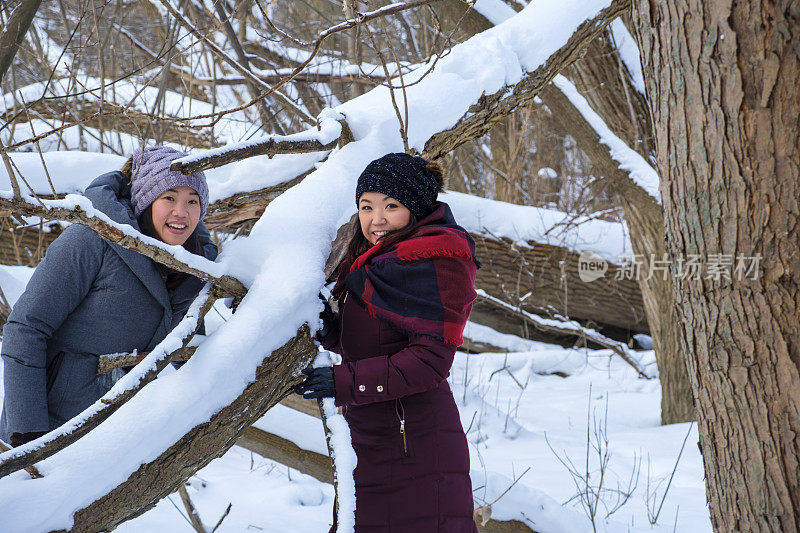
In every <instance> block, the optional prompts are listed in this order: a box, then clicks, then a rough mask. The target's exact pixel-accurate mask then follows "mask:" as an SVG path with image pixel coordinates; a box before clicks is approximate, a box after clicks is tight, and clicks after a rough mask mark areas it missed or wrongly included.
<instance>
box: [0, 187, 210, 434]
mask: <svg viewBox="0 0 800 533" xmlns="http://www.w3.org/2000/svg"><path fill="white" fill-rule="evenodd" d="M84 194H85V195H86V196H87V197H88V198H89V199H90V200H91V201H92V204H93V205H94V207H95V208H97V209H99V210H100V211H102V212H104V213H105V214H106V215H108V216H109V217H110V218H111V219H112V220H114V221H115V222H120V223H123V224H130V225H131V226H133V227H134V228H136V229H137V230H138V224H137V223H136V220H135V218H134V216H133V208H132V206H131V201H130V186H129V185H128V184H127V180H126V178H125V177H124V176H123V175H122V174H121V173H119V172H110V173H108V174H103V175H102V176H100V177H98V178H97V179H95V180H94V181H93V182H92V183H91V184H90V185H89V187H88V188H87V189H86V191H85V193H84ZM198 236H199V238H200V243H201V246H202V248H203V253H204V255H205V256H206V257H207V258H208V259H212V260H213V259H215V258H216V256H217V247H216V246H215V245H214V244H213V243H212V242H211V239H210V236H209V233H208V230H207V229H206V227H205V226H204V225H203V223H202V222H200V224H199V226H198ZM201 287H202V282H201V281H200V280H199V279H197V278H195V277H193V276H190V277H189V278H188V279H187V280H186V281H184V282H183V283H182V284H181V285H179V286H177V287H175V288H174V289H172V290H167V287H166V284H165V282H164V279H163V278H162V276H161V274H160V272H159V270H158V268H157V267H156V264H155V263H154V262H153V261H152V260H151V259H148V258H147V257H145V256H143V255H141V254H138V253H136V252H134V251H132V250H127V249H125V248H122V247H120V246H118V245H116V244H111V243H109V242H107V241H105V240H103V239H102V238H100V237H99V236H98V235H97V234H96V233H95V232H94V231H92V230H90V229H89V228H87V227H85V226H80V225H77V224H75V225H72V226H70V227H68V228H67V229H66V230H65V231H64V232H63V233H62V234H61V235H60V236H59V237H58V238H57V239H56V240H55V241H54V242H53V243H52V244H51V245H50V246H49V248H48V249H47V253H46V254H45V258H44V259H43V260H42V262H41V263H40V264H39V266H38V267H36V271H35V272H34V274H33V277H31V280H30V282H29V283H28V286H27V288H26V289H25V292H24V293H23V294H22V295H21V296H20V298H19V300H18V301H17V303H16V304H15V305H14V309H13V310H12V312H11V315H10V316H9V317H8V322H7V323H6V325H5V327H4V329H3V344H2V351H1V353H0V355H2V360H3V364H4V387H5V398H4V402H3V412H2V415H1V416H0V439H2V440H4V441H8V440H9V436H10V435H11V434H12V433H30V432H38V431H50V430H52V429H55V428H56V427H58V426H60V425H61V424H63V423H64V422H66V421H67V420H69V419H70V418H72V417H74V416H75V415H77V414H79V413H80V412H81V411H82V410H84V409H85V408H86V407H88V406H89V405H91V404H92V403H94V402H95V401H97V400H98V399H99V398H100V397H101V396H102V395H103V394H105V393H106V392H107V391H108V390H109V389H110V388H111V386H112V385H113V381H114V380H113V378H111V377H110V376H109V375H104V376H97V374H96V373H97V361H98V359H97V358H98V356H99V355H102V354H111V353H120V352H132V351H133V350H139V351H140V352H143V351H150V350H152V349H153V348H154V347H155V346H156V345H157V344H158V343H159V342H161V340H163V339H164V337H165V336H166V335H167V333H168V332H169V331H170V330H171V329H173V328H174V327H175V326H176V325H177V324H178V322H179V321H180V320H181V319H182V318H183V316H184V314H185V313H186V310H187V309H188V307H189V305H190V304H191V302H192V300H193V299H194V298H195V297H196V296H197V293H198V292H199V291H200V288H201Z"/></svg>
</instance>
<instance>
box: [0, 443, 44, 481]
mask: <svg viewBox="0 0 800 533" xmlns="http://www.w3.org/2000/svg"><path fill="white" fill-rule="evenodd" d="M11 450H13V448H12V447H11V446H9V445H8V444H6V443H5V442H3V441H1V440H0V452H10V451H11ZM25 471H26V472H27V473H28V474H30V476H31V478H33V479H39V478H41V477H43V476H42V474H40V473H39V470H37V469H36V467H35V466H26V467H25Z"/></svg>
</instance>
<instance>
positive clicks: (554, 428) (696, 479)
mask: <svg viewBox="0 0 800 533" xmlns="http://www.w3.org/2000/svg"><path fill="white" fill-rule="evenodd" d="M518 342H524V341H523V340H522V339H518ZM537 344H540V345H542V344H543V343H537ZM649 356H650V357H652V352H651V353H650V354H649ZM555 371H560V372H565V373H569V374H570V375H569V376H568V377H566V378H562V377H559V376H557V375H553V374H552V372H555ZM449 381H450V384H451V387H452V388H453V394H454V396H455V398H456V401H457V403H458V406H459V410H460V412H461V420H462V424H463V426H464V428H465V429H468V430H469V432H468V441H469V445H470V456H471V462H472V482H473V491H474V497H475V502H476V506H478V505H484V504H486V503H492V502H493V501H494V500H495V499H496V498H497V497H498V496H500V495H501V494H502V493H503V492H504V491H505V490H506V489H507V488H508V487H509V485H511V483H512V482H513V480H514V479H516V478H520V479H519V481H518V482H517V484H516V485H514V487H512V488H511V490H510V491H508V492H507V493H506V494H505V495H502V496H501V497H500V499H499V501H497V502H495V503H494V504H493V505H492V509H493V513H492V517H493V518H495V519H497V520H511V519H513V520H520V521H523V522H526V523H527V524H528V525H530V526H531V527H532V528H533V529H535V530H537V531H540V532H543V533H546V532H569V533H572V532H580V531H591V530H592V528H591V522H590V521H589V520H588V518H587V517H586V514H585V512H584V511H583V510H582V508H581V506H580V504H579V503H578V501H577V500H572V501H569V503H566V504H565V502H567V501H568V500H570V499H571V498H573V496H575V494H576V492H577V490H576V487H575V484H574V481H575V480H574V479H573V477H572V476H571V475H570V474H569V473H568V472H567V470H566V468H565V467H564V466H562V464H561V463H560V462H559V460H558V459H557V458H556V456H555V454H554V451H551V450H550V448H549V447H548V444H547V442H548V441H549V443H550V445H551V446H552V447H553V449H554V450H555V452H556V453H558V454H559V455H560V456H561V458H562V459H563V460H567V459H569V460H571V461H572V462H573V463H575V464H576V465H577V468H578V469H579V470H581V471H583V468H584V464H585V460H586V430H587V413H591V415H592V418H594V419H595V420H596V421H597V424H595V422H594V421H592V422H589V428H590V430H591V433H592V434H591V435H590V437H591V439H594V437H593V431H594V427H595V425H597V427H598V428H600V427H604V428H605V431H606V433H607V437H608V450H609V451H610V459H609V463H608V467H607V470H606V473H605V483H606V488H607V489H609V491H611V492H608V493H604V496H603V498H601V505H600V511H599V513H598V514H599V517H598V531H607V532H629V531H630V532H636V531H642V532H644V531H657V532H658V531H664V532H669V531H673V529H674V530H675V531H680V532H687V533H695V532H696V533H705V532H710V531H711V524H710V520H709V517H708V510H707V508H706V505H705V489H704V485H703V465H702V459H701V457H700V454H699V451H698V448H697V438H698V437H697V430H696V428H695V427H692V428H691V431H690V433H689V438H688V440H687V443H686V447H685V449H684V451H683V455H682V457H681V459H680V462H679V463H678V468H677V470H676V473H675V477H674V479H673V480H672V483H671V486H670V488H669V491H668V492H667V494H666V498H665V499H664V504H663V509H662V511H661V515H660V516H659V518H658V522H657V524H656V525H655V526H654V527H651V526H650V524H649V522H648V511H647V502H646V494H647V493H648V492H650V493H651V494H655V499H654V500H653V501H654V502H655V503H652V502H651V508H657V507H658V505H659V504H660V502H661V497H662V496H663V494H664V491H665V488H666V484H667V481H668V478H669V474H670V473H671V471H672V469H673V467H674V466H675V461H676V459H677V457H678V453H679V451H680V448H681V444H682V443H683V439H684V438H685V437H686V434H687V431H688V430H689V424H675V425H670V426H660V425H659V403H660V388H659V384H658V381H657V380H643V379H639V378H637V377H636V375H635V373H634V372H633V371H632V370H631V369H630V367H628V366H627V365H626V364H624V363H622V362H620V361H619V360H618V359H617V358H616V357H615V356H613V355H611V352H609V351H608V350H597V351H592V350H588V351H587V350H573V349H565V348H561V347H558V346H548V345H542V346H540V347H538V348H537V349H535V350H533V351H528V352H516V353H508V354H489V353H487V354H474V355H466V354H462V353H458V354H457V356H456V361H455V364H454V366H453V371H452V373H451V376H450V378H449ZM465 382H466V387H465V386H464V384H465ZM590 386H591V408H590V407H589V399H590V396H589V390H590V389H589V387H590ZM606 402H607V403H606ZM606 406H607V407H606ZM590 409H591V410H590ZM606 413H607V422H606ZM256 426H257V427H259V428H261V429H264V430H266V431H269V432H272V433H276V434H279V435H281V436H283V437H285V438H290V440H292V441H294V442H295V443H296V444H298V445H299V446H300V447H301V448H304V449H308V450H311V451H315V452H317V453H325V441H324V434H323V430H322V424H321V423H320V421H319V420H317V419H316V418H313V417H311V416H309V415H305V414H303V413H299V412H296V411H293V410H291V409H289V408H287V407H283V406H277V407H275V408H274V409H272V410H271V411H270V412H268V413H267V415H265V417H264V418H263V419H262V420H260V421H259V422H258V423H257V424H256ZM409 431H411V430H409ZM545 435H546V439H545ZM592 442H593V440H592ZM589 460H590V471H591V476H590V483H596V482H597V481H596V480H597V479H599V475H598V474H599V471H598V470H597V454H596V452H595V451H594V449H590V454H589ZM637 464H638V465H640V466H639V468H638V472H639V474H638V483H636V486H635V489H634V490H633V494H632V495H631V497H630V499H629V500H628V502H627V503H626V504H625V505H624V506H622V507H621V508H620V509H619V510H617V511H616V512H615V513H614V514H612V515H611V516H610V517H609V518H608V519H606V518H605V514H606V512H607V511H606V509H605V507H604V505H607V506H609V507H612V506H613V505H614V504H615V502H616V501H617V497H616V495H615V494H614V493H613V490H615V489H617V488H618V487H620V488H622V489H626V488H627V487H628V486H629V479H630V477H631V474H632V473H633V472H634V471H635V465H637ZM528 468H530V470H527V469H528ZM648 468H649V470H650V481H649V485H648V480H647V477H648ZM526 470H527V472H526ZM523 472H525V473H524V475H523ZM189 494H190V495H191V496H192V499H193V501H194V503H195V505H196V507H197V509H198V511H199V512H200V515H201V517H202V518H203V520H204V521H205V523H206V524H208V525H211V526H213V525H214V524H215V523H216V521H217V520H218V519H219V517H220V516H221V515H222V513H223V511H224V510H225V508H226V506H227V505H228V503H231V504H232V507H231V512H230V515H229V516H228V517H227V518H226V519H225V521H224V522H223V525H222V526H221V527H220V529H219V531H220V532H223V533H224V532H225V531H231V532H232V531H264V532H276V533H277V532H282V531H285V530H286V529H285V528H286V526H285V524H287V523H291V524H292V529H293V530H295V531H298V532H305V531H309V532H312V531H313V532H319V531H325V530H326V529H327V527H328V526H329V525H330V521H331V509H332V506H333V489H332V487H331V486H329V485H326V484H324V483H321V482H319V481H317V480H315V479H313V478H310V477H308V476H306V475H303V474H301V473H299V472H297V471H294V470H291V469H288V468H287V467H285V466H283V465H281V464H279V463H275V462H273V461H270V460H267V459H264V458H261V457H259V456H258V455H253V454H251V453H250V452H248V451H246V450H244V449H242V448H239V447H234V448H232V449H231V450H230V451H228V453H226V454H225V455H224V456H223V457H222V458H220V459H217V460H215V461H213V462H212V463H211V464H210V465H209V466H207V467H206V468H204V469H203V470H201V471H200V472H198V473H197V475H196V476H194V477H193V478H192V479H191V487H190V488H189ZM651 500H652V498H651ZM176 506H177V509H176ZM178 509H180V512H179V510H178ZM182 511H183V506H182V504H181V502H180V498H179V497H178V496H177V494H173V495H172V496H170V498H169V500H162V501H161V502H160V503H159V504H158V505H157V506H156V507H155V508H154V509H152V510H151V511H149V512H147V513H145V514H144V515H142V516H141V517H139V518H136V519H134V520H131V521H129V522H127V523H125V524H123V525H122V526H121V527H120V528H118V529H117V531H121V532H124V533H139V532H141V533H146V532H150V531H176V532H179V531H186V532H190V531H192V530H191V527H190V526H189V525H188V523H187V522H186V521H185V519H184V518H182V516H181V512H182ZM676 517H677V520H676ZM531 522H533V523H531ZM676 524H677V525H676Z"/></svg>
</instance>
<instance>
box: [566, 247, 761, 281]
mask: <svg viewBox="0 0 800 533" xmlns="http://www.w3.org/2000/svg"><path fill="white" fill-rule="evenodd" d="M760 263H761V254H756V255H754V256H746V255H744V254H738V255H736V256H734V255H733V254H708V255H706V256H702V255H699V254H688V255H687V256H686V257H678V258H670V257H668V256H667V254H664V255H662V256H661V257H656V255H655V254H650V255H649V257H645V256H644V255H643V254H626V255H622V256H619V257H618V258H617V264H618V268H617V270H616V272H615V273H614V279H615V280H632V281H648V280H650V279H651V278H653V276H658V277H659V278H660V279H662V280H665V281H666V280H667V279H668V277H670V276H671V277H672V278H673V279H678V280H701V279H705V280H713V281H733V280H736V281H743V280H753V281H755V280H757V279H758V276H759V272H760V270H759V268H758V267H759V265H760ZM606 272H608V262H607V261H606V260H605V259H603V258H602V257H600V256H599V255H597V254H596V253H594V252H582V253H581V255H580V257H579V258H578V275H579V276H580V279H581V281H584V282H586V283H590V282H592V281H596V280H598V279H600V278H602V277H604V276H605V275H606Z"/></svg>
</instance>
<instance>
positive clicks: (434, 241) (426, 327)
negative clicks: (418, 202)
mask: <svg viewBox="0 0 800 533" xmlns="http://www.w3.org/2000/svg"><path fill="white" fill-rule="evenodd" d="M478 267H479V264H478V262H477V260H476V259H475V242H474V241H473V240H472V237H470V236H469V233H467V232H466V230H464V228H462V227H461V226H458V225H457V224H456V223H455V219H454V218H453V214H452V212H451V211H450V207H449V206H448V205H447V204H445V203H442V202H437V203H436V204H434V211H433V213H431V214H430V215H428V216H427V217H425V218H424V219H422V220H420V221H419V222H418V223H417V224H416V225H415V226H414V231H413V233H412V234H411V235H410V236H409V237H408V238H407V239H405V240H403V241H400V242H399V243H396V244H394V245H389V246H388V247H387V246H382V245H381V242H380V241H378V244H376V245H374V246H372V247H371V248H369V249H367V250H366V251H365V252H364V253H362V254H361V255H360V256H359V257H357V258H356V260H355V261H354V262H353V264H352V265H351V266H350V268H349V270H348V272H347V273H346V274H345V273H343V274H342V275H340V277H339V280H338V282H337V284H336V287H335V288H334V295H335V296H337V297H338V296H340V295H341V293H342V292H343V290H344V288H345V287H346V288H347V290H349V291H350V293H351V296H355V297H356V300H357V301H358V303H360V304H361V305H362V306H364V308H366V310H367V311H368V312H369V313H370V314H371V315H372V316H375V317H377V318H379V319H380V320H383V321H384V322H386V323H388V324H389V325H390V326H392V327H393V328H395V329H397V330H399V331H402V332H403V333H406V334H409V335H428V336H431V337H434V338H437V339H439V340H442V341H444V342H446V343H448V344H452V345H454V346H460V345H461V343H462V341H463V339H462V337H461V335H462V333H463V332H464V326H465V325H466V323H467V318H468V317H469V313H470V310H471V309H472V302H473V301H474V300H475V297H476V296H477V294H476V293H475V273H476V271H477V269H478Z"/></svg>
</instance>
